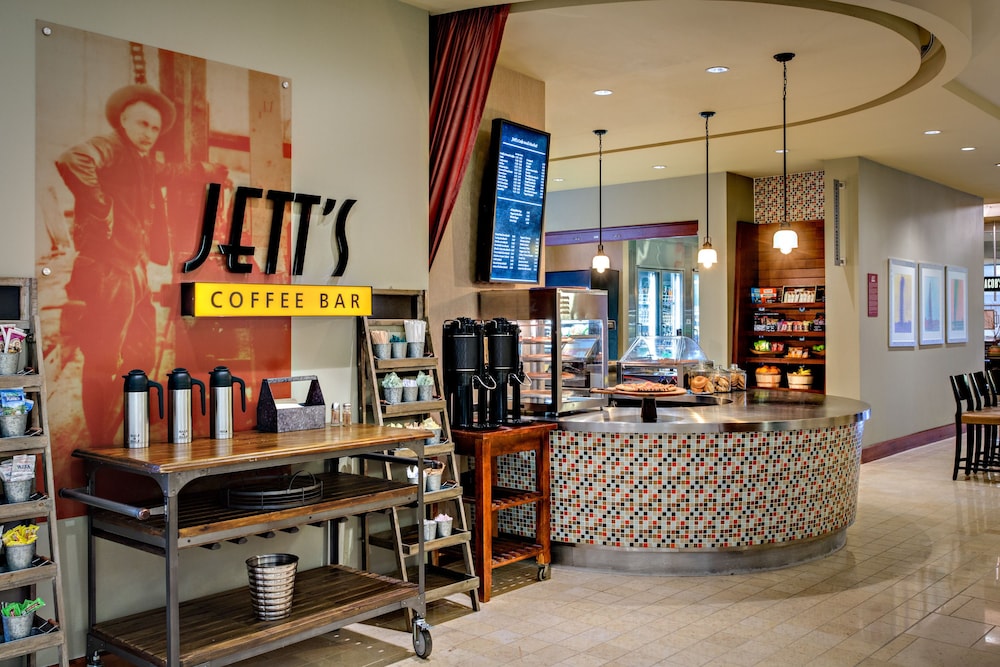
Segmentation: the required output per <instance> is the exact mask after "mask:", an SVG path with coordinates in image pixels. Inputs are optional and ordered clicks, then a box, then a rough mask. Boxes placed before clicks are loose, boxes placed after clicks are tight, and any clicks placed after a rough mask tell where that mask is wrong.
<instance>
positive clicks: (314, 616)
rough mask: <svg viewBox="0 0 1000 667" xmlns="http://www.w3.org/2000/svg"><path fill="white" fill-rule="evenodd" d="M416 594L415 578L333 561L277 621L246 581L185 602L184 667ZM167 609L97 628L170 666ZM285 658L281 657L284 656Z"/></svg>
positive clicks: (306, 579)
mask: <svg viewBox="0 0 1000 667" xmlns="http://www.w3.org/2000/svg"><path fill="white" fill-rule="evenodd" d="M416 595H417V584H415V583H408V582H404V581H402V580H400V579H394V578H390V577H385V576H382V575H378V574H373V573H370V572H361V571H358V570H354V569H352V568H349V567H345V566H342V565H330V566H326V567H320V568H316V569H313V570H306V571H303V572H299V573H298V574H297V575H296V579H295V593H294V597H293V601H292V613H291V615H290V616H289V617H288V618H284V619H281V620H278V621H259V620H257V618H256V616H255V615H254V612H253V606H252V601H251V599H250V589H249V587H247V586H243V587H241V588H238V589H235V590H230V591H225V592H222V593H217V594H214V595H210V596H207V597H203V598H198V599H195V600H188V601H186V602H182V603H181V604H180V640H181V649H180V659H179V660H178V662H177V664H179V665H200V664H211V662H212V661H213V660H220V659H222V658H226V659H227V660H228V659H231V658H232V657H234V656H240V655H242V654H244V653H245V654H246V655H247V656H249V655H252V653H251V652H252V651H259V650H261V649H264V650H270V649H273V648H279V647H281V646H283V645H284V644H286V643H287V640H289V639H295V638H300V637H301V636H302V635H303V633H308V634H310V635H319V634H322V633H323V632H325V631H326V629H327V628H330V629H332V628H334V627H338V626H341V625H345V624H347V623H355V622H358V621H361V620H365V619H367V618H372V617H374V616H379V615H381V614H382V613H385V612H386V611H392V610H394V609H396V608H398V607H399V605H400V604H401V603H402V602H403V601H404V600H406V599H408V598H412V597H414V596H416ZM165 624H166V612H165V610H164V609H154V610H150V611H145V612H141V613H138V614H134V615H131V616H126V617H124V618H119V619H114V620H109V621H102V622H100V623H97V624H96V625H95V626H94V627H93V628H92V630H91V634H92V635H93V636H94V637H95V638H97V639H98V640H100V641H103V642H105V643H107V644H108V645H109V646H110V647H118V648H120V649H122V650H124V651H125V652H126V653H127V654H128V655H133V656H136V657H138V658H139V659H141V660H145V661H147V662H148V663H149V664H151V665H159V666H162V667H166V665H167V636H166V633H165V632H164V631H163V628H164V627H165ZM279 662H280V661H279Z"/></svg>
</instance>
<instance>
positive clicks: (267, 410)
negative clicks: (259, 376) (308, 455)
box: [257, 375, 326, 433]
mask: <svg viewBox="0 0 1000 667" xmlns="http://www.w3.org/2000/svg"><path fill="white" fill-rule="evenodd" d="M283 382H309V391H308V392H307V394H306V400H305V402H304V403H297V402H293V401H289V400H286V399H279V400H275V398H274V393H273V392H272V391H271V385H273V384H280V383H283ZM325 426H326V403H325V402H324V401H323V391H322V390H321V389H320V388H319V379H318V378H317V377H316V376H315V375H300V376H297V377H287V378H267V379H265V380H264V381H263V382H262V383H261V386H260V399H259V400H258V401H257V430H258V431H264V432H266V433H286V432H288V431H305V430H308V429H314V428H323V427H325Z"/></svg>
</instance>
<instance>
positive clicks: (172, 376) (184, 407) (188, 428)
mask: <svg viewBox="0 0 1000 667" xmlns="http://www.w3.org/2000/svg"><path fill="white" fill-rule="evenodd" d="M192 385H198V386H199V387H201V414H203V415H204V414H205V383H204V382H202V381H201V380H196V379H195V378H193V377H191V374H190V373H188V372H187V369H186V368H175V369H174V370H173V371H172V372H170V373H167V441H168V442H172V443H174V444H176V445H184V444H187V443H189V442H191V440H192V439H193V438H194V425H193V423H192V421H193V420H192V412H193V410H192V407H191V398H192V396H191V390H192V388H193V387H192Z"/></svg>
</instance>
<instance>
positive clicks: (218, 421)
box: [208, 366, 247, 440]
mask: <svg viewBox="0 0 1000 667" xmlns="http://www.w3.org/2000/svg"><path fill="white" fill-rule="evenodd" d="M233 382H238V383H239V385H240V398H242V399H243V412H246V411H247V385H246V383H245V382H243V380H242V379H240V378H238V377H236V376H235V375H233V374H232V373H230V372H229V369H228V368H226V367H225V366H216V367H215V368H214V369H212V372H211V373H209V374H208V386H209V387H210V388H211V391H210V392H209V394H210V397H211V399H212V402H211V405H210V406H209V407H210V415H211V416H210V417H209V423H210V429H211V434H210V435H211V436H212V437H213V438H215V439H216V440H225V439H228V438H231V437H233Z"/></svg>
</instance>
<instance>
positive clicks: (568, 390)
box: [479, 287, 608, 415]
mask: <svg viewBox="0 0 1000 667" xmlns="http://www.w3.org/2000/svg"><path fill="white" fill-rule="evenodd" d="M479 315H480V317H481V318H482V319H490V318H495V317H504V318H507V319H508V320H511V321H513V322H515V323H516V324H517V325H518V328H519V329H520V337H521V340H520V349H519V353H520V361H521V364H522V366H523V369H524V375H525V377H526V380H527V384H525V385H524V386H522V387H521V388H520V396H521V399H520V400H521V412H522V413H523V414H544V415H563V414H569V413H572V412H580V411H583V410H597V409H600V408H601V406H603V405H605V404H606V403H607V401H606V400H605V397H604V396H603V395H601V394H592V393H591V391H590V390H591V389H603V388H605V387H606V386H607V378H608V359H607V354H606V351H607V349H608V293H607V292H606V291H605V290H592V289H584V288H574V287H538V288H533V289H526V290H488V291H485V292H480V294H479ZM487 363H488V360H487Z"/></svg>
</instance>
